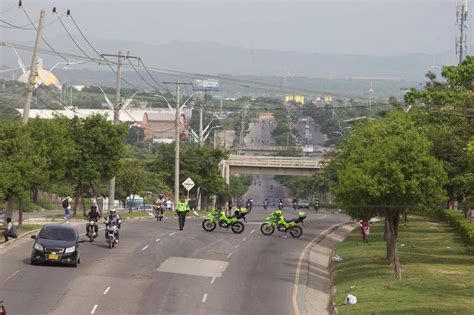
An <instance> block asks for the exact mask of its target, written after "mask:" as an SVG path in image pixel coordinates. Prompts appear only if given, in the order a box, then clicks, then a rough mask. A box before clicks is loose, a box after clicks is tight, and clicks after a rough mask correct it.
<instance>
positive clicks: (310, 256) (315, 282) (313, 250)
mask: <svg viewBox="0 0 474 315" xmlns="http://www.w3.org/2000/svg"><path fill="white" fill-rule="evenodd" d="M354 228H355V225H354V223H352V222H350V223H349V222H346V223H343V224H338V225H335V226H333V227H331V228H329V229H328V230H326V231H325V232H323V233H321V234H320V235H318V237H317V238H315V240H314V241H313V242H312V243H311V244H310V248H309V249H308V250H307V251H306V253H304V260H303V262H302V264H301V274H300V275H301V279H300V281H299V283H297V292H296V304H297V305H296V308H297V309H295V314H331V313H332V303H331V295H332V293H331V288H332V273H331V270H330V263H331V256H332V252H333V250H334V248H335V247H336V245H337V244H339V243H341V242H342V241H344V239H345V238H346V237H347V235H349V233H350V232H351V231H352V230H353V229H354Z"/></svg>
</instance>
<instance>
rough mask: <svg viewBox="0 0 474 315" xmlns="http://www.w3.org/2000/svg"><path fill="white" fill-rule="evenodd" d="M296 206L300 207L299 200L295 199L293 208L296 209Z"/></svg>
mask: <svg viewBox="0 0 474 315" xmlns="http://www.w3.org/2000/svg"><path fill="white" fill-rule="evenodd" d="M296 208H298V201H297V200H296V198H295V199H293V209H295V210H296Z"/></svg>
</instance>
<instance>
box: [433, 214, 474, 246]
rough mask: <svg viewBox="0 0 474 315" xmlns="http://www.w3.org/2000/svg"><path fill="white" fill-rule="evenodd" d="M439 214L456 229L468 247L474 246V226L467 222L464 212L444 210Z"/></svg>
mask: <svg viewBox="0 0 474 315" xmlns="http://www.w3.org/2000/svg"><path fill="white" fill-rule="evenodd" d="M439 214H440V216H441V218H442V219H443V220H445V221H447V222H448V223H449V225H451V226H452V227H453V228H454V229H456V231H457V232H458V233H459V235H460V236H461V238H462V240H463V241H464V242H465V243H466V244H467V245H474V224H472V223H470V222H469V221H467V220H466V219H465V217H464V215H463V213H462V212H459V211H456V210H451V209H444V210H442V211H440V213H439Z"/></svg>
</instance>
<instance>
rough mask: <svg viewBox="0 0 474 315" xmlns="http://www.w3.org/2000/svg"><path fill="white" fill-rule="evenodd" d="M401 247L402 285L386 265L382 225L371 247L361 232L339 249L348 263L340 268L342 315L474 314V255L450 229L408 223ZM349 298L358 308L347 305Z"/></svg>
mask: <svg viewBox="0 0 474 315" xmlns="http://www.w3.org/2000/svg"><path fill="white" fill-rule="evenodd" d="M398 244H399V253H400V261H401V266H402V276H403V280H396V279H395V275H394V270H393V267H392V266H389V265H387V263H386V261H385V259H384V258H385V257H384V256H385V242H384V241H383V222H379V223H377V224H375V225H374V226H371V230H370V243H369V244H363V243H362V242H361V236H360V234H359V229H358V228H357V229H356V230H354V231H353V232H352V233H351V234H350V235H349V236H348V238H347V239H346V240H345V241H344V242H343V243H341V244H340V245H339V246H338V247H337V248H336V250H335V252H334V253H335V254H337V255H340V256H342V257H343V259H344V260H343V261H341V262H338V263H335V264H336V267H335V270H336V276H335V285H336V293H335V296H334V299H333V301H334V302H335V304H336V307H337V309H338V311H339V313H340V314H474V249H473V248H470V247H466V246H465V245H464V244H463V243H462V241H461V239H460V238H459V236H458V235H457V234H456V233H455V232H454V230H453V229H452V228H451V227H449V226H448V225H447V224H444V223H436V222H430V221H428V219H425V218H420V217H409V221H408V222H407V224H406V225H405V224H404V223H403V221H402V223H401V225H400V231H399V243H398ZM402 244H404V246H401V245H402ZM347 294H353V295H355V296H356V297H357V299H358V303H357V304H355V305H344V299H345V296H346V295H347Z"/></svg>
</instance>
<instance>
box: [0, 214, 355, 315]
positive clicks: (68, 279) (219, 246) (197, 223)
mask: <svg viewBox="0 0 474 315" xmlns="http://www.w3.org/2000/svg"><path fill="white" fill-rule="evenodd" d="M286 213H287V217H291V216H292V214H293V210H288V211H287V212H286ZM266 215H267V213H265V211H264V210H263V209H262V208H256V209H254V210H253V211H252V213H251V214H250V215H249V216H248V221H249V223H248V224H246V226H245V231H244V232H243V233H242V234H234V233H232V232H231V231H230V230H229V231H226V230H225V229H221V228H219V227H217V228H216V230H215V231H214V232H205V231H204V230H203V229H202V228H201V222H202V219H200V218H197V217H194V218H190V219H188V220H187V222H186V226H185V229H184V231H179V230H178V223H177V220H176V219H166V220H164V221H162V222H157V221H154V220H148V221H142V222H129V223H124V224H123V226H122V231H121V242H120V244H119V245H118V247H116V248H113V249H108V248H107V246H106V245H107V244H106V242H105V239H104V236H103V233H102V232H103V231H101V235H100V237H99V238H98V239H96V242H94V243H88V242H86V243H84V244H81V264H80V265H79V266H78V267H77V268H73V267H64V266H32V265H30V262H29V258H30V253H31V247H32V245H33V240H31V239H22V240H20V241H19V244H17V245H15V246H14V247H13V248H11V249H9V250H8V251H6V252H3V253H2V254H0V300H2V299H3V300H4V303H5V305H6V307H7V310H8V313H9V314H14V315H20V314H292V313H293V308H292V288H293V284H294V279H295V271H296V264H297V261H298V257H299V256H300V254H301V251H302V250H303V248H304V247H305V245H306V244H307V243H308V242H309V241H310V240H312V239H313V238H314V237H315V236H316V235H317V234H318V233H320V232H321V231H323V230H325V229H327V228H328V227H330V226H332V225H334V224H337V223H340V222H344V221H345V219H346V218H345V217H343V216H340V215H332V214H326V213H315V212H314V211H313V212H311V211H309V212H308V219H307V220H306V221H305V226H304V234H303V236H302V237H301V238H300V239H294V238H292V237H288V238H282V233H280V232H275V234H274V235H272V236H264V235H262V234H261V233H260V229H259V228H260V225H259V224H260V223H259V221H261V220H263V218H264V217H265V216H266ZM80 228H81V229H83V230H85V226H84V227H80ZM80 232H84V231H81V230H80Z"/></svg>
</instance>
